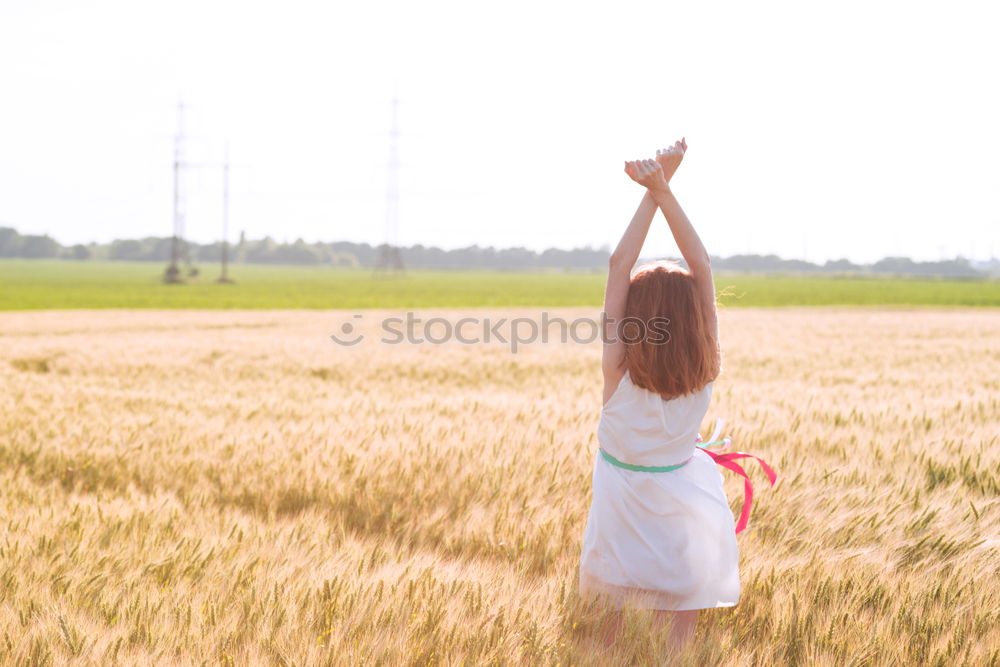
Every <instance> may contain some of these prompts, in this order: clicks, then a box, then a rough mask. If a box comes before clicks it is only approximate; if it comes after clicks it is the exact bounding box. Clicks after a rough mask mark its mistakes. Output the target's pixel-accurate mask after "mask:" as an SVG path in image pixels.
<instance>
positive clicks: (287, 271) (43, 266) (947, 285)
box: [0, 260, 1000, 310]
mask: <svg viewBox="0 0 1000 667" xmlns="http://www.w3.org/2000/svg"><path fill="white" fill-rule="evenodd" d="M163 269H164V266H163V265H161V264H154V263H148V262H69V261H59V260H3V261H0V310H36V309H63V308H209V309H227V308H239V309H274V308H290V309H295V308H313V309H327V308H466V307H504V306H546V307H556V306H600V304H601V299H602V297H603V293H604V275H603V273H601V272H592V273H583V272H580V273H561V272H553V273H542V272H514V271H510V272H504V271H410V272H408V273H407V274H405V275H402V276H389V277H382V278H379V277H375V276H374V275H373V274H372V272H371V271H370V270H347V269H333V268H330V267H300V266H264V265H237V266H235V267H233V269H232V271H231V275H232V276H233V277H234V278H235V280H236V281H237V282H236V283H235V284H218V283H216V282H215V281H214V280H215V277H216V276H217V271H218V270H217V267H215V266H202V267H201V269H202V275H201V277H200V278H197V279H195V280H193V281H191V282H189V283H187V284H184V285H165V284H163V283H162V282H161V281H160V276H161V275H162V272H163ZM716 287H717V288H718V290H719V292H720V302H721V303H723V304H725V305H728V306H803V305H816V306H821V305H898V306H921V305H927V306H994V307H995V306H1000V281H985V280H984V281H977V280H924V279H891V278H859V277H812V276H762V275H741V274H717V275H716Z"/></svg>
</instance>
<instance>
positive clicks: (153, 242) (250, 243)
mask: <svg viewBox="0 0 1000 667" xmlns="http://www.w3.org/2000/svg"><path fill="white" fill-rule="evenodd" d="M171 244H172V238H171V237H169V236H168V237H155V236H147V237H144V238H141V239H116V240H114V241H111V242H110V243H89V244H75V245H71V246H63V245H61V244H60V243H59V242H58V241H56V240H55V239H53V238H52V237H50V236H48V235H32V234H29V235H22V234H19V233H18V232H17V230H16V229H14V228H12V227H0V258H27V259H64V260H75V261H87V260H110V261H140V262H169V261H170V249H171ZM381 247H382V246H378V245H370V244H368V243H352V242H350V241H337V242H329V243H328V242H315V243H307V242H305V241H303V240H302V239H297V240H296V241H294V242H292V243H279V242H277V241H275V240H274V239H273V238H271V237H270V236H265V237H264V238H263V239H256V240H249V239H247V238H246V236H245V235H244V234H240V240H239V242H237V243H235V244H232V245H231V246H230V248H229V260H230V262H232V263H234V264H240V263H246V264H292V265H307V266H308V265H326V266H333V267H342V268H373V267H375V265H376V263H377V261H378V255H379V251H380V248H381ZM181 250H182V260H183V261H184V262H186V263H192V264H194V263H197V262H211V263H217V262H220V261H221V259H222V243H221V242H215V243H208V244H198V243H194V242H191V241H181ZM399 252H400V255H401V257H402V260H403V264H404V265H405V266H406V267H407V268H413V269H499V270H519V269H520V270H528V269H564V270H577V271H580V270H583V271H598V270H604V269H605V268H606V267H607V262H608V257H609V256H610V254H611V252H610V249H609V248H608V247H602V248H592V247H590V246H586V247H582V248H575V249H573V250H562V249H559V248H549V249H547V250H544V251H542V252H535V251H533V250H529V249H527V248H522V247H515V248H493V247H485V248H482V247H479V246H476V245H473V246H469V247H466V248H456V249H454V250H443V249H441V248H437V247H433V246H424V245H419V244H418V245H413V246H406V247H401V248H399ZM712 267H713V268H714V269H716V270H721V271H744V272H756V273H870V274H887V275H909V276H928V277H931V276H937V277H950V278H983V277H1000V261H998V260H997V259H992V260H991V261H990V262H985V263H984V262H980V263H976V264H973V263H972V262H970V261H969V260H968V259H966V258H964V257H955V258H954V259H946V260H940V261H932V262H918V261H914V260H912V259H910V258H909V257H885V258H883V259H880V260H878V261H877V262H874V263H873V264H856V263H854V262H851V261H848V260H846V259H839V260H830V261H827V262H825V263H823V264H816V263H813V262H808V261H806V260H801V259H783V258H781V257H778V256H777V255H732V256H730V257H714V256H713V257H712Z"/></svg>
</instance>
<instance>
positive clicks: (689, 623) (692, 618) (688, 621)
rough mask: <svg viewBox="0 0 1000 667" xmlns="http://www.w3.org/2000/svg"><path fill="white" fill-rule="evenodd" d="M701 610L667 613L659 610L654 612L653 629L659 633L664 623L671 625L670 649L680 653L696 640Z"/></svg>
mask: <svg viewBox="0 0 1000 667" xmlns="http://www.w3.org/2000/svg"><path fill="white" fill-rule="evenodd" d="M700 611H701V610H700V609H686V610H684V611H667V610H664V609H657V610H655V611H653V628H654V629H655V630H656V631H659V629H660V628H662V627H663V624H664V623H668V622H669V623H670V647H671V649H675V650H676V651H678V652H680V651H683V650H684V648H685V647H686V646H687V645H688V644H689V643H690V642H691V640H692V639H693V638H694V630H695V628H696V627H697V626H698V612H700Z"/></svg>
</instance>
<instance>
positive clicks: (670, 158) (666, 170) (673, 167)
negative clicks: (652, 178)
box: [656, 138, 688, 183]
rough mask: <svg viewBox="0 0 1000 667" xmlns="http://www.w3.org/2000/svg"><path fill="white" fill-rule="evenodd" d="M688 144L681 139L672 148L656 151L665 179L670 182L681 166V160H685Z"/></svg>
mask: <svg viewBox="0 0 1000 667" xmlns="http://www.w3.org/2000/svg"><path fill="white" fill-rule="evenodd" d="M687 147H688V145H687V142H686V141H685V140H684V139H683V138H681V140H680V141H675V142H674V145H673V146H671V147H670V148H661V149H660V150H658V151H656V161H657V162H658V163H659V164H660V167H661V168H662V169H663V178H664V179H665V180H666V181H667V183H669V182H670V179H671V178H673V175H674V172H675V171H677V167H679V166H680V165H681V160H683V159H684V153H685V152H687Z"/></svg>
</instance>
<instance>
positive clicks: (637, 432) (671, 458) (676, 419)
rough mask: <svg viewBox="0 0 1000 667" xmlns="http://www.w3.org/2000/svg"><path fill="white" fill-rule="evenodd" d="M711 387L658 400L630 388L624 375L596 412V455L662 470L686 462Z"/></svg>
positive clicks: (653, 395) (693, 443) (650, 394)
mask: <svg viewBox="0 0 1000 667" xmlns="http://www.w3.org/2000/svg"><path fill="white" fill-rule="evenodd" d="M713 384H714V383H713V382H709V383H708V384H706V385H705V386H704V387H702V388H701V389H700V390H699V391H696V392H694V393H691V394H686V395H684V396H677V397H675V398H671V399H664V398H662V397H661V396H660V395H659V394H656V393H654V392H652V391H649V390H647V389H643V388H642V387H639V386H636V385H635V384H634V383H633V382H632V378H631V377H630V375H629V373H628V371H626V372H625V375H624V376H623V377H622V379H621V382H620V383H619V384H618V388H617V389H615V392H614V393H613V394H612V395H611V398H609V399H608V402H607V403H605V404H604V407H603V409H602V410H601V421H600V424H599V425H598V428H597V441H598V443H599V444H600V446H601V449H603V450H604V451H606V452H607V453H608V454H610V455H611V456H613V457H615V458H616V459H618V460H620V461H627V462H628V463H630V464H633V465H641V466H667V465H674V464H677V463H681V462H683V461H685V460H687V459H688V458H690V457H691V455H692V454H693V453H694V450H695V447H696V445H695V441H696V439H697V437H698V426H699V425H700V424H701V421H702V419H704V418H705V413H707V412H708V406H709V403H710V402H711V400H712V387H713Z"/></svg>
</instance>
